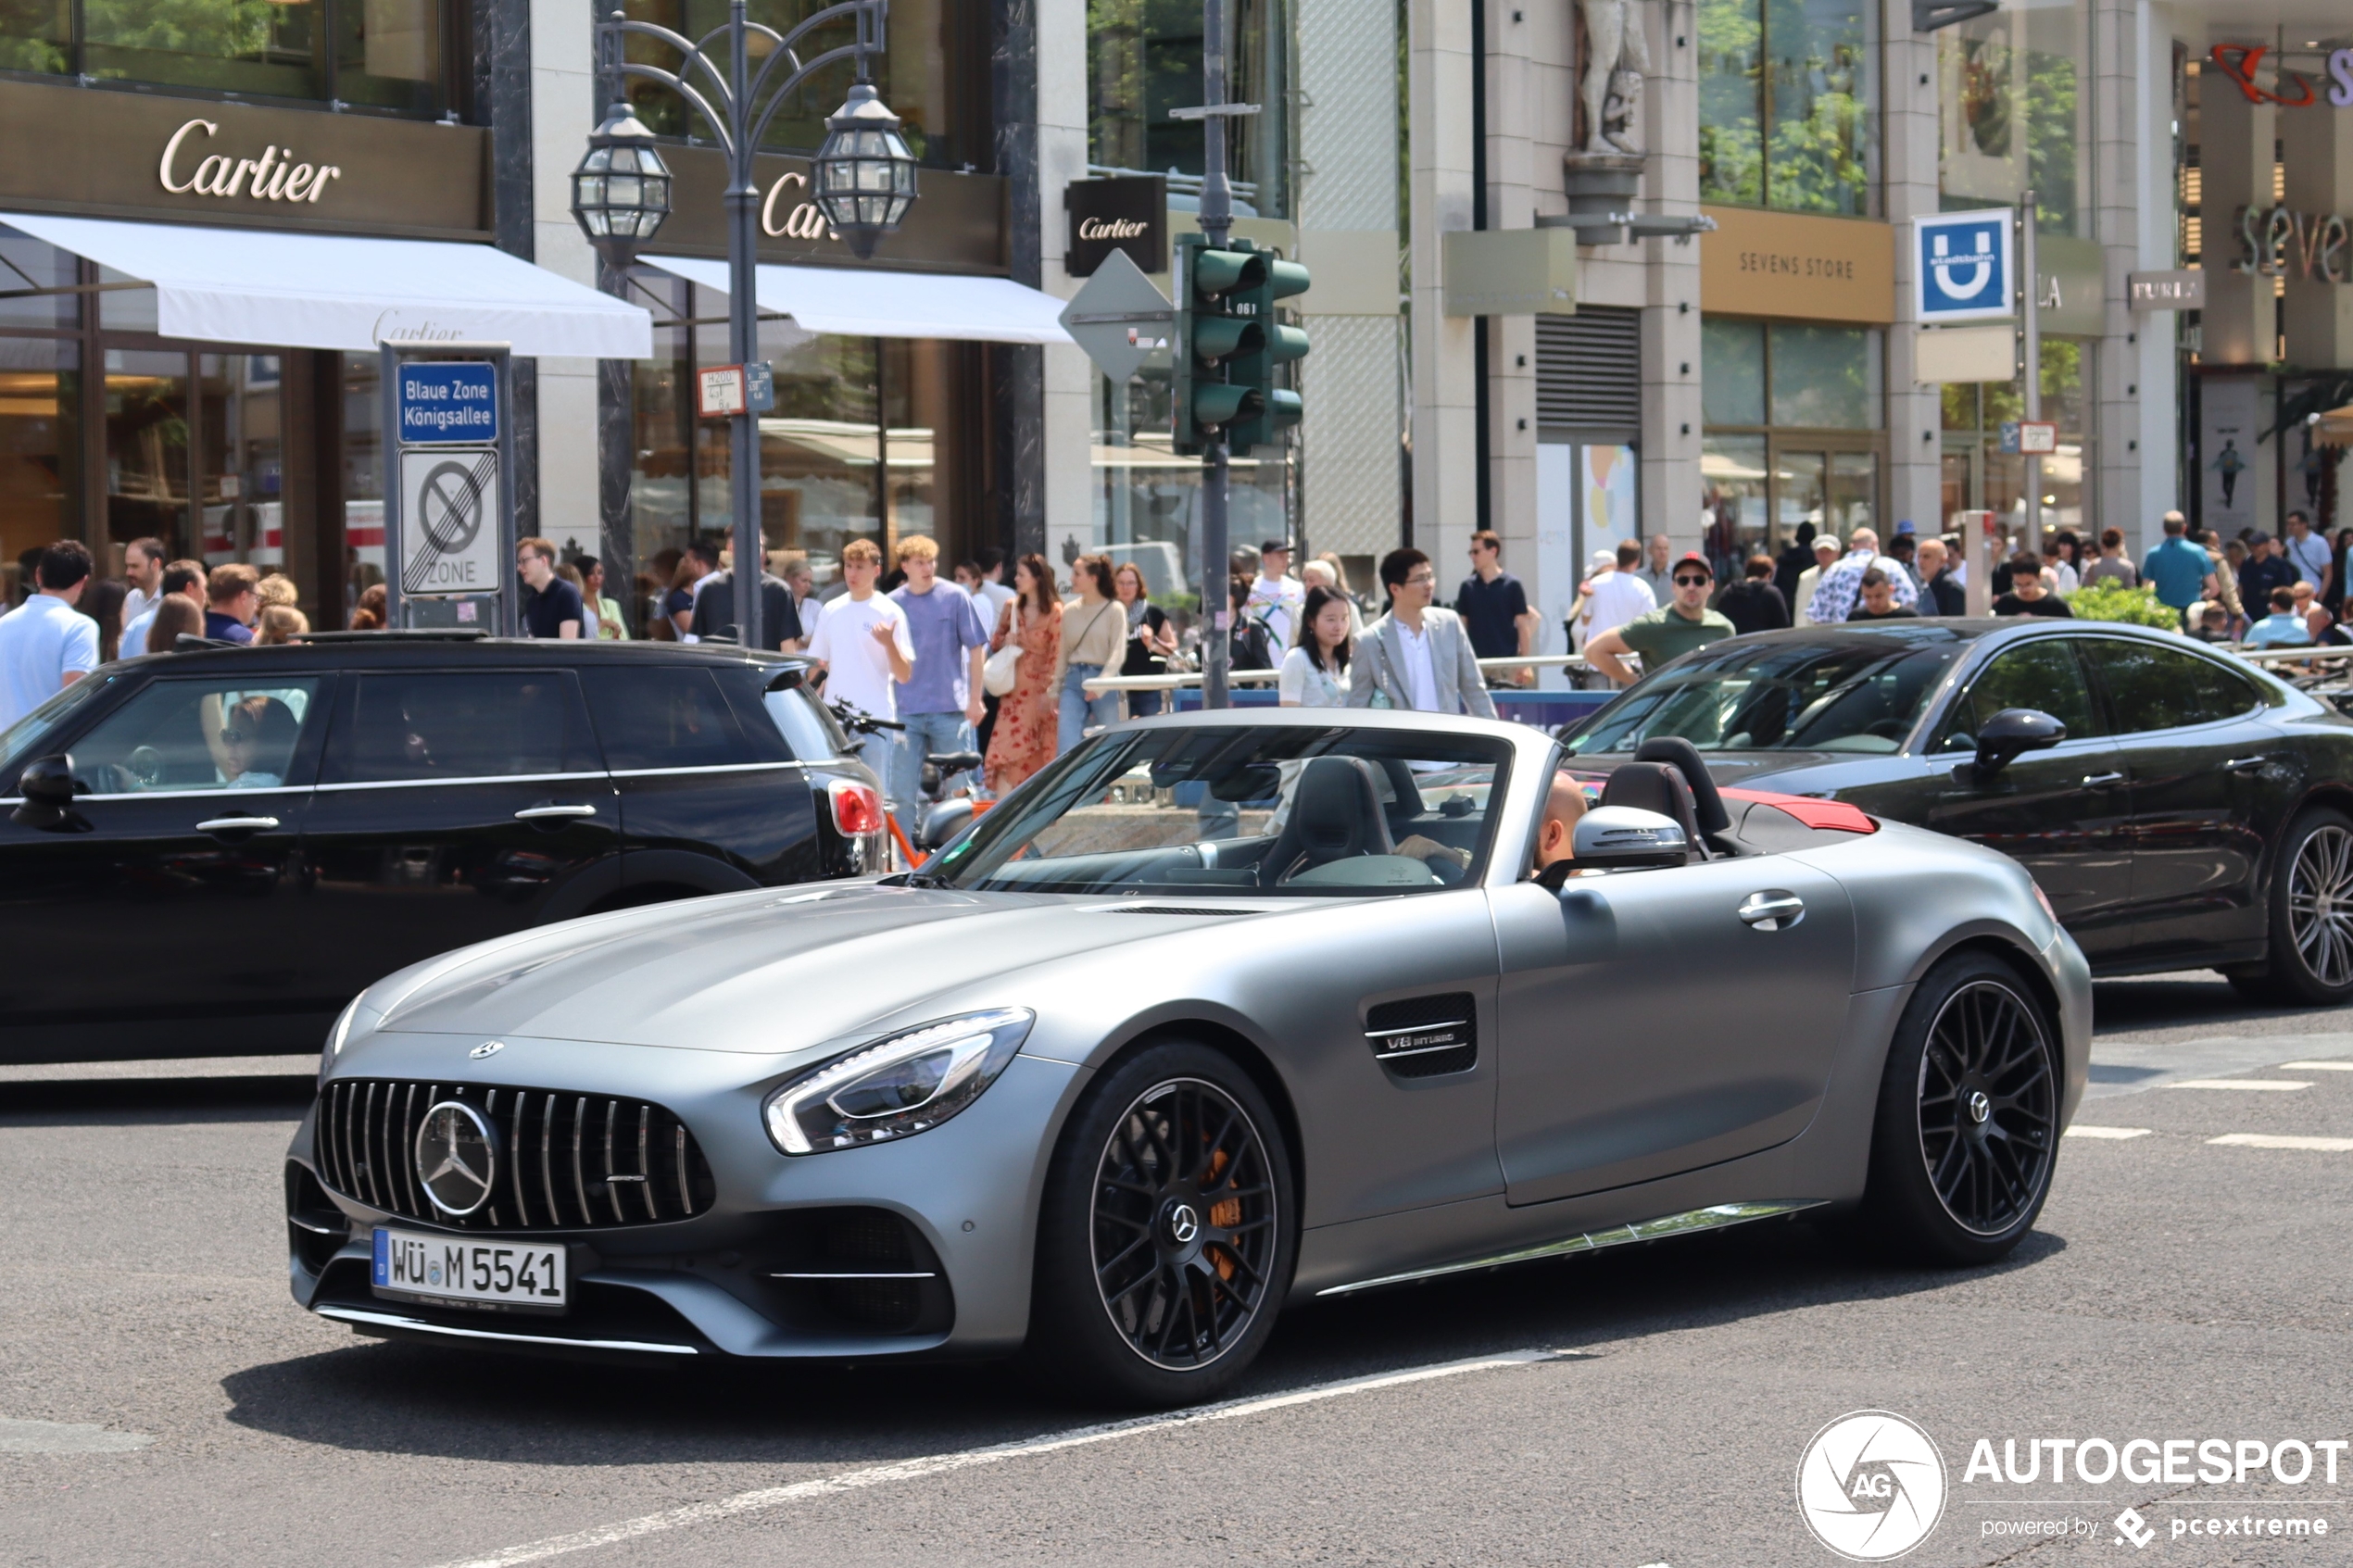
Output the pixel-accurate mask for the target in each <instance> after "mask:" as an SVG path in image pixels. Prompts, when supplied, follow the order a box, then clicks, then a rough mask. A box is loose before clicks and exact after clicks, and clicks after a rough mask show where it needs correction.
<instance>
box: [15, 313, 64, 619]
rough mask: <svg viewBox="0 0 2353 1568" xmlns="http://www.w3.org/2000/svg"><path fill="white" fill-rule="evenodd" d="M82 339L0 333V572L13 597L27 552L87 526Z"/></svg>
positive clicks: (19, 584) (20, 577) (17, 595)
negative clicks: (83, 496)
mask: <svg viewBox="0 0 2353 1568" xmlns="http://www.w3.org/2000/svg"><path fill="white" fill-rule="evenodd" d="M76 348H77V345H75V344H73V343H72V342H70V341H63V340H59V339H56V338H30V337H0V575H5V577H6V590H7V592H6V597H5V599H4V600H0V602H5V603H7V604H14V603H16V602H17V600H18V598H19V590H20V588H21V585H22V580H23V561H24V558H25V557H26V556H27V554H28V553H29V552H33V551H37V550H39V549H41V548H42V547H43V546H45V545H47V544H49V543H50V541H52V540H55V539H61V538H67V537H78V536H79V535H80V534H81V533H82V527H81V516H82V506H81V497H80V494H79V493H80V490H81V484H80V483H79V482H80V477H81V472H82V442H81V439H80V436H81V427H80V423H79V421H78V420H77V419H76V417H75V415H76V411H77V409H78V408H80V406H81V391H82V377H81V375H80V374H79V373H78V371H77V370H76V366H77V364H78V361H77V359H76V358H75V351H76Z"/></svg>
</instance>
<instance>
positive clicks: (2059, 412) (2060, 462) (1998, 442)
mask: <svg viewBox="0 0 2353 1568" xmlns="http://www.w3.org/2000/svg"><path fill="white" fill-rule="evenodd" d="M2087 350H2088V345H2086V344H2084V343H2082V342H2079V341H2077V340H2075V339H2072V338H2047V337H2046V338H2045V339H2044V340H2043V408H2042V413H2043V418H2044V419H2045V420H2049V421H2050V422H2052V423H2053V424H2056V425H2057V426H2058V450H2057V452H2055V453H2053V454H2052V455H2050V456H2049V457H2046V458H2044V459H2043V461H2042V464H2041V471H2042V480H2043V533H2044V536H2043V538H2042V539H2041V540H2040V541H2033V542H2032V543H2035V544H2036V545H2037V547H2038V548H2040V547H2046V546H2048V545H2049V543H2050V538H2051V535H2053V534H2055V533H2059V532H2060V531H2062V530H2067V531H2071V532H2073V533H2076V534H2077V535H2078V536H2079V537H2082V538H2089V537H2091V536H2092V535H2093V533H2095V531H2096V530H2097V528H2098V526H2099V524H2098V521H2097V520H2096V519H2095V518H2094V517H2093V516H2092V515H2091V513H2090V512H2089V511H2087V510H2086V509H2085V502H2084V487H2083V476H2084V475H2085V473H2087V472H2088V471H2089V470H2090V469H2091V466H2092V446H2091V441H2090V439H2089V437H2088V436H2087V434H2086V433H2085V432H2086V422H2085V421H2086V420H2088V419H2089V418H2090V417H2091V412H2092V407H2093V401H2094V395H2095V388H2094V386H2093V374H2092V372H2093V368H2094V362H2095V358H2096V357H2095V355H2093V354H2091V353H2089V352H2088V351H2087ZM2024 417H2025V416H2024V412H2023V405H2022V403H2021V400H2020V388H2019V384H2018V383H2015V382H1985V383H1957V384H1948V385H1947V386H1946V387H1945V388H1944V516H1945V520H1946V521H1947V523H1948V524H1949V523H1950V521H1951V519H1952V515H1953V514H1954V513H1955V512H1957V511H1963V510H1970V511H1991V512H1995V513H1998V514H2000V515H2001V517H2002V518H2003V519H2004V520H2005V527H2006V532H2007V533H2008V534H2009V535H2010V537H2012V538H2013V539H2015V540H2017V541H2018V542H2020V543H2021V544H2024V543H2030V541H2028V540H2026V538H2025V533H2026V460H2025V459H2024V458H2021V457H2020V456H2019V455H2018V454H2017V453H2015V452H2004V451H2003V450H2002V427H2003V426H2004V425H2006V424H2010V423H2013V422H2015V421H2016V420H2020V419H2022V418H2024Z"/></svg>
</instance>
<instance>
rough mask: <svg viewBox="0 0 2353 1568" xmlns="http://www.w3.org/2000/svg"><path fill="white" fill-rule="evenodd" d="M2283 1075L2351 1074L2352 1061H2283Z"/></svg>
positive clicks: (2281, 1064) (2352, 1070)
mask: <svg viewBox="0 0 2353 1568" xmlns="http://www.w3.org/2000/svg"><path fill="white" fill-rule="evenodd" d="M2280 1071H2281V1072H2283V1073H2353V1061H2283V1062H2281V1063H2280Z"/></svg>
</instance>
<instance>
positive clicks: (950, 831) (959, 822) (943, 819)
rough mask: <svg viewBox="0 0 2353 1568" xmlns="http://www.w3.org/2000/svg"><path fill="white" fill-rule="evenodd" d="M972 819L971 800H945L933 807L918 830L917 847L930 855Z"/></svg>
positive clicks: (916, 836) (960, 831) (916, 835)
mask: <svg viewBox="0 0 2353 1568" xmlns="http://www.w3.org/2000/svg"><path fill="white" fill-rule="evenodd" d="M972 820H973V803H972V802H971V801H969V800H943V801H941V802H940V803H939V804H938V805H937V806H935V807H933V808H932V809H931V810H930V811H929V812H928V813H927V814H926V815H925V818H924V821H923V825H922V826H921V827H920V828H918V829H917V830H916V832H915V847H916V848H918V849H920V850H922V851H923V852H924V853H925V854H926V855H928V854H930V853H932V851H934V850H936V849H937V848H938V847H940V846H941V845H943V844H945V843H947V842H948V841H949V840H950V839H951V838H953V837H955V836H956V835H957V834H960V833H962V832H963V831H964V824H965V823H967V822H971V821H972Z"/></svg>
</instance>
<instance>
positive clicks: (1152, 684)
mask: <svg viewBox="0 0 2353 1568" xmlns="http://www.w3.org/2000/svg"><path fill="white" fill-rule="evenodd" d="M1478 668H1479V670H1480V671H1482V672H1483V673H1486V674H1490V675H1494V674H1500V673H1502V672H1504V671H1509V670H1529V669H1535V670H1577V671H1584V670H1590V669H1592V666H1591V665H1589V664H1587V663H1586V662H1585V657H1584V655H1582V654H1575V653H1531V654H1529V655H1527V656H1526V657H1524V658H1516V659H1480V660H1479V661H1478ZM1281 676H1282V671H1279V670H1236V671H1231V672H1230V673H1229V674H1227V677H1226V678H1227V680H1229V681H1231V682H1232V683H1233V684H1236V685H1238V686H1271V685H1273V684H1275V683H1276V682H1277V680H1279V679H1280V678H1281ZM1200 684H1201V672H1200V671H1185V672H1184V673H1182V674H1178V675H1098V676H1096V677H1095V678H1094V679H1093V680H1091V681H1088V682H1087V683H1086V688H1087V690H1088V691H1089V692H1092V693H1094V694H1095V695H1096V696H1103V695H1105V694H1107V693H1110V692H1173V691H1179V690H1186V691H1189V690H1191V689H1193V688H1195V687H1197V686H1199V685H1200ZM1527 689H1529V690H1533V689H1534V688H1532V687H1530V688H1527Z"/></svg>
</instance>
